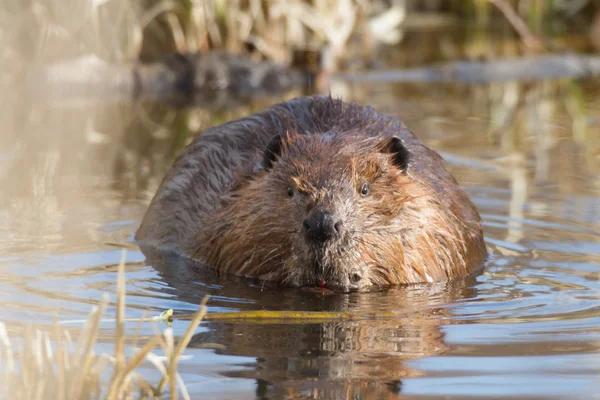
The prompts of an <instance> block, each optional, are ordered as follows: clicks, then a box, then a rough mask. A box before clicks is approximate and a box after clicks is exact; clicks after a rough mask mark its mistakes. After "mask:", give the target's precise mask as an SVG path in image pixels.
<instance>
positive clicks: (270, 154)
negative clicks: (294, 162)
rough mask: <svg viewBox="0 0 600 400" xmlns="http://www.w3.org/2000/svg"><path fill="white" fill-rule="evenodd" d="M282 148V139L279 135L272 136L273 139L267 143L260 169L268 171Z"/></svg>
mask: <svg viewBox="0 0 600 400" xmlns="http://www.w3.org/2000/svg"><path fill="white" fill-rule="evenodd" d="M282 146H283V141H282V137H281V136H280V135H277V136H273V138H272V139H271V140H270V141H269V143H267V147H266V149H265V152H264V154H263V159H262V163H261V165H262V167H263V168H266V169H269V168H272V167H273V163H274V162H275V160H276V159H277V157H279V155H281V148H282Z"/></svg>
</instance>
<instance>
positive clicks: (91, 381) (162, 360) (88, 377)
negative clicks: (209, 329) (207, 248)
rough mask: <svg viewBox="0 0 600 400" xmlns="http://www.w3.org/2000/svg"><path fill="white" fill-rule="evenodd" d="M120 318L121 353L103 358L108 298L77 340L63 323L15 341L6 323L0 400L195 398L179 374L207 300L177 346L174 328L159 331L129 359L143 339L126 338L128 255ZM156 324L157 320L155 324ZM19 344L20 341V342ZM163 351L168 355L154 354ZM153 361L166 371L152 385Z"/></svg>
mask: <svg viewBox="0 0 600 400" xmlns="http://www.w3.org/2000/svg"><path fill="white" fill-rule="evenodd" d="M117 295H118V300H117V318H116V320H115V322H116V327H115V351H114V353H113V354H105V353H103V354H97V353H96V352H95V351H94V346H95V344H96V343H97V341H98V337H99V327H100V322H101V319H102V316H103V315H104V312H105V310H106V307H107V305H108V295H106V294H105V295H104V296H103V297H102V299H101V300H100V303H99V304H98V306H96V307H94V308H93V309H92V311H91V312H90V315H89V317H88V319H87V321H85V324H84V326H83V328H82V329H81V331H80V333H79V337H78V340H77V341H76V342H75V341H73V339H72V338H71V334H70V333H69V332H70V331H69V330H67V329H64V328H63V327H61V326H60V325H59V324H58V323H57V322H55V323H54V324H53V326H52V329H51V330H50V331H48V332H44V331H42V330H40V329H36V330H35V332H33V329H32V328H31V327H26V328H25V329H24V331H23V337H22V340H16V339H14V338H13V339H11V338H9V335H8V332H7V329H6V326H5V324H4V323H2V322H0V398H6V399H15V400H20V399H23V400H25V399H27V400H30V399H57V400H63V399H64V400H72V399H84V398H85V399H133V398H160V397H161V396H162V395H163V394H164V393H165V390H167V387H168V391H169V397H170V398H171V399H177V398H179V396H181V397H182V398H184V399H189V398H190V396H189V394H188V392H187V390H186V388H185V384H184V383H183V380H182V379H181V377H180V375H179V373H178V372H177V366H178V363H179V360H180V359H181V355H182V354H183V352H184V350H185V349H186V347H187V345H188V343H189V342H190V340H191V338H192V335H193V334H194V332H195V330H196V328H197V327H198V325H199V324H200V321H202V318H203V317H204V315H205V314H206V311H207V308H206V302H207V300H208V297H205V298H204V300H203V301H202V304H201V305H200V307H199V309H198V311H197V312H196V313H195V314H194V315H193V316H192V318H191V320H190V323H189V325H188V328H187V330H186V332H185V333H184V335H183V336H182V337H181V338H180V339H179V340H178V341H177V343H176V342H175V338H174V335H173V330H172V329H171V328H170V327H169V328H166V329H164V330H163V331H162V332H159V331H158V330H156V334H155V336H154V337H151V338H149V339H144V343H143V345H142V346H141V347H139V348H135V344H134V345H133V347H134V350H135V351H134V352H133V354H132V355H130V356H129V358H127V357H126V355H125V354H126V346H125V343H126V340H129V341H131V340H132V339H133V343H137V342H138V341H141V339H139V338H131V337H127V336H126V335H125V330H124V327H123V324H124V320H125V319H124V315H125V257H124V256H123V258H122V260H121V262H120V264H119V273H118V283H117ZM151 323H153V322H151ZM17 342H18V343H17ZM156 349H161V350H162V351H163V353H164V356H162V357H161V356H158V355H156V354H155V353H154V351H155V350H156ZM145 361H146V362H149V363H151V364H152V365H154V367H156V369H157V370H158V371H159V372H160V373H161V375H162V378H161V379H160V381H159V382H155V383H151V382H148V381H147V380H146V379H145V378H144V377H142V376H141V375H140V373H139V372H138V371H137V369H138V368H139V367H140V366H141V365H142V363H144V362H145Z"/></svg>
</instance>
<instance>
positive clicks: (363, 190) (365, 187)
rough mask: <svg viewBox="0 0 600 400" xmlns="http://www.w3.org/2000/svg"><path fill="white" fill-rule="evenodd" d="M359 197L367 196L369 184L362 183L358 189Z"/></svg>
mask: <svg viewBox="0 0 600 400" xmlns="http://www.w3.org/2000/svg"><path fill="white" fill-rule="evenodd" d="M360 195H361V196H368V195H369V184H368V183H363V185H362V187H361V188H360Z"/></svg>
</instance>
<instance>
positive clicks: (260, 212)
mask: <svg viewBox="0 0 600 400" xmlns="http://www.w3.org/2000/svg"><path fill="white" fill-rule="evenodd" d="M276 135H280V136H281V137H282V142H281V151H280V153H278V154H277V155H276V157H275V160H274V162H273V165H272V167H269V168H260V167H257V163H260V161H261V160H262V157H263V153H264V152H265V150H264V149H265V148H266V146H267V143H268V142H269V141H270V140H271V138H273V137H274V136H276ZM393 137H395V138H398V139H399V141H400V142H401V146H403V148H404V149H406V150H407V151H408V153H410V158H409V160H410V161H409V164H408V167H407V168H406V170H403V169H402V168H400V167H399V165H398V164H397V161H395V158H394V157H395V156H396V154H397V152H396V153H395V151H396V150H397V149H396V148H395V147H394V146H393V143H396V144H397V143H398V141H396V142H393V141H392V139H391V138H393ZM364 184H368V185H369V188H370V193H369V195H368V196H366V197H364V196H361V194H360V190H361V187H362V185H364ZM288 187H291V188H292V189H293V193H294V194H293V196H292V197H290V196H289V195H288V193H287V188H288ZM315 209H323V210H326V211H328V212H331V213H333V215H335V216H336V218H337V217H339V218H340V221H342V224H343V225H342V226H343V230H342V231H341V232H342V233H341V234H340V235H339V237H336V238H335V239H334V240H331V241H329V242H327V244H326V245H322V246H315V244H314V243H312V242H310V241H309V240H307V238H306V234H305V232H304V231H303V221H304V220H305V219H306V218H307V216H308V215H309V214H310V213H311V211H312V210H315ZM137 238H138V240H139V241H140V242H141V243H142V246H143V245H144V244H146V245H151V246H155V247H163V248H173V249H176V250H178V251H183V252H185V253H186V254H189V255H190V256H192V257H194V258H196V259H199V260H201V261H202V262H204V263H206V264H209V265H213V266H216V267H217V268H218V269H219V270H221V271H223V272H228V273H233V274H239V275H247V276H254V277H261V278H263V279H267V280H272V281H276V282H279V283H281V284H284V285H290V286H306V285H308V286H314V285H317V284H319V282H322V283H325V284H326V285H327V286H328V287H331V288H334V289H339V290H344V291H347V290H361V289H365V288H368V287H372V286H379V287H382V286H388V285H396V284H409V283H416V282H423V281H428V282H433V281H439V280H445V279H450V278H454V277H459V276H464V275H467V274H469V273H471V272H473V271H474V270H476V269H477V268H479V267H480V266H481V265H482V263H483V261H484V259H485V257H486V250H485V245H484V241H483V235H482V231H481V225H480V219H479V215H478V214H477V211H476V209H475V207H474V206H473V204H472V203H471V201H470V200H469V199H468V197H467V196H466V195H465V193H464V192H463V191H462V190H461V189H460V188H459V186H458V184H457V183H456V181H455V180H454V178H452V176H451V175H450V174H448V172H447V171H446V170H445V168H444V165H443V160H442V159H441V157H440V156H439V155H438V154H437V153H435V152H434V151H432V150H431V149H429V148H427V147H425V146H424V145H422V144H421V143H420V142H419V141H418V140H417V139H416V137H415V136H414V135H413V134H412V133H411V132H410V131H408V130H407V129H406V128H405V127H404V126H403V125H402V124H401V123H399V122H398V121H397V120H395V119H393V118H391V117H387V116H383V115H379V114H377V113H376V112H375V111H374V110H372V109H370V108H368V107H362V106H358V105H356V104H348V103H344V102H342V101H339V100H333V99H331V98H323V97H314V98H299V99H295V100H292V101H290V102H287V103H282V104H279V105H276V106H274V107H272V108H271V109H269V110H267V111H265V112H264V113H262V114H257V115H253V116H250V117H247V118H245V119H242V120H239V121H234V122H231V123H228V124H225V125H222V126H220V127H217V128H213V129H211V130H208V131H207V132H205V133H204V134H203V135H202V136H199V137H198V138H197V139H196V140H195V141H194V142H193V143H192V144H191V145H190V146H188V148H187V149H186V151H184V153H183V154H182V156H180V158H179V160H178V161H177V162H176V164H175V166H174V167H173V169H172V170H171V171H170V173H169V174H168V175H167V177H166V178H165V180H164V181H163V184H162V186H161V189H160V190H159V192H158V194H157V196H156V197H155V199H154V200H153V202H152V204H151V206H150V209H149V211H148V213H147V215H146V217H145V218H144V221H143V223H142V226H141V227H140V230H139V232H138V235H137Z"/></svg>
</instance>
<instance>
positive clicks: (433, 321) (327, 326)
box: [148, 258, 477, 399]
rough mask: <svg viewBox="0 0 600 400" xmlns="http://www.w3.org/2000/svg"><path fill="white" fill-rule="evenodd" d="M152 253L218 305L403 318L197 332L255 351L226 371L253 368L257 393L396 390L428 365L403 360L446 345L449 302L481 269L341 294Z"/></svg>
mask: <svg viewBox="0 0 600 400" xmlns="http://www.w3.org/2000/svg"><path fill="white" fill-rule="evenodd" d="M148 263H149V264H151V265H153V266H154V268H155V269H157V270H158V271H159V272H160V276H161V280H163V281H164V282H166V283H167V284H168V285H169V286H170V287H169V289H167V290H166V291H167V292H172V293H173V294H177V297H178V299H179V300H181V301H185V302H187V303H192V304H194V303H198V301H199V299H200V298H202V297H203V296H204V295H206V294H210V295H211V296H213V297H212V301H211V304H213V306H216V307H219V306H225V307H227V303H229V302H230V301H231V299H235V298H238V299H244V302H245V303H246V304H236V309H242V310H253V309H256V308H257V307H259V308H262V309H266V310H296V311H298V310H305V311H333V312H346V313H350V314H361V313H373V312H374V313H376V312H377V311H381V312H385V311H390V310H393V311H394V312H397V313H398V317H397V318H392V319H390V318H388V319H365V320H357V321H339V322H326V323H312V324H300V323H287V324H284V323H281V322H280V323H261V322H256V323H235V322H232V323H220V322H214V323H211V324H210V325H209V327H208V331H206V332H203V333H200V334H197V335H196V336H195V337H194V339H193V340H192V343H191V346H192V347H193V346H195V345H196V344H200V345H201V344H204V343H218V344H221V345H224V346H225V350H223V351H218V352H217V354H224V355H235V356H246V357H252V358H255V359H256V361H255V363H253V364H246V365H245V368H243V369H238V370H234V371H223V372H221V373H222V374H223V375H224V376H228V377H233V378H251V379H255V380H256V383H257V391H256V395H257V397H259V398H303V396H308V395H310V396H313V397H315V398H323V399H339V398H357V396H358V398H361V399H380V398H389V399H392V398H398V397H397V395H398V394H399V393H400V391H401V387H402V380H403V379H405V378H410V377H417V376H420V375H422V374H421V373H420V372H419V371H418V370H415V369H414V368H410V367H407V366H406V365H405V364H404V362H406V361H408V360H413V359H416V358H421V357H425V356H432V355H436V354H441V353H443V352H444V351H445V350H446V348H447V345H446V344H445V343H444V334H443V332H442V330H441V328H440V325H441V324H442V321H443V320H445V319H446V318H449V317H451V315H452V313H451V312H450V311H449V310H448V309H447V308H446V305H448V304H451V303H453V302H454V301H455V300H457V299H465V298H474V297H476V295H477V291H476V290H475V289H473V288H472V287H470V286H471V285H472V283H473V282H474V281H473V279H472V278H471V279H465V280H458V281H455V282H451V283H444V284H438V285H416V286H412V287H408V288H397V289H393V290H387V291H381V292H371V293H362V294H358V293H354V294H333V293H320V294H319V293H315V292H312V291H311V292H309V291H306V290H294V289H285V290H276V289H263V288H262V287H261V286H259V285H256V286H255V285H248V284H246V283H243V282H242V283H238V284H232V283H231V282H225V281H220V282H219V280H218V278H215V277H214V276H212V277H211V274H210V273H208V274H205V275H203V276H202V277H201V281H202V286H201V287H199V286H198V285H197V284H194V283H192V282H193V280H190V279H193V278H195V279H198V272H197V271H198V268H199V266H198V265H194V264H193V263H192V262H189V261H185V260H181V259H176V258H173V259H168V260H164V259H163V260H159V259H154V258H150V259H149V260H148Z"/></svg>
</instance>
